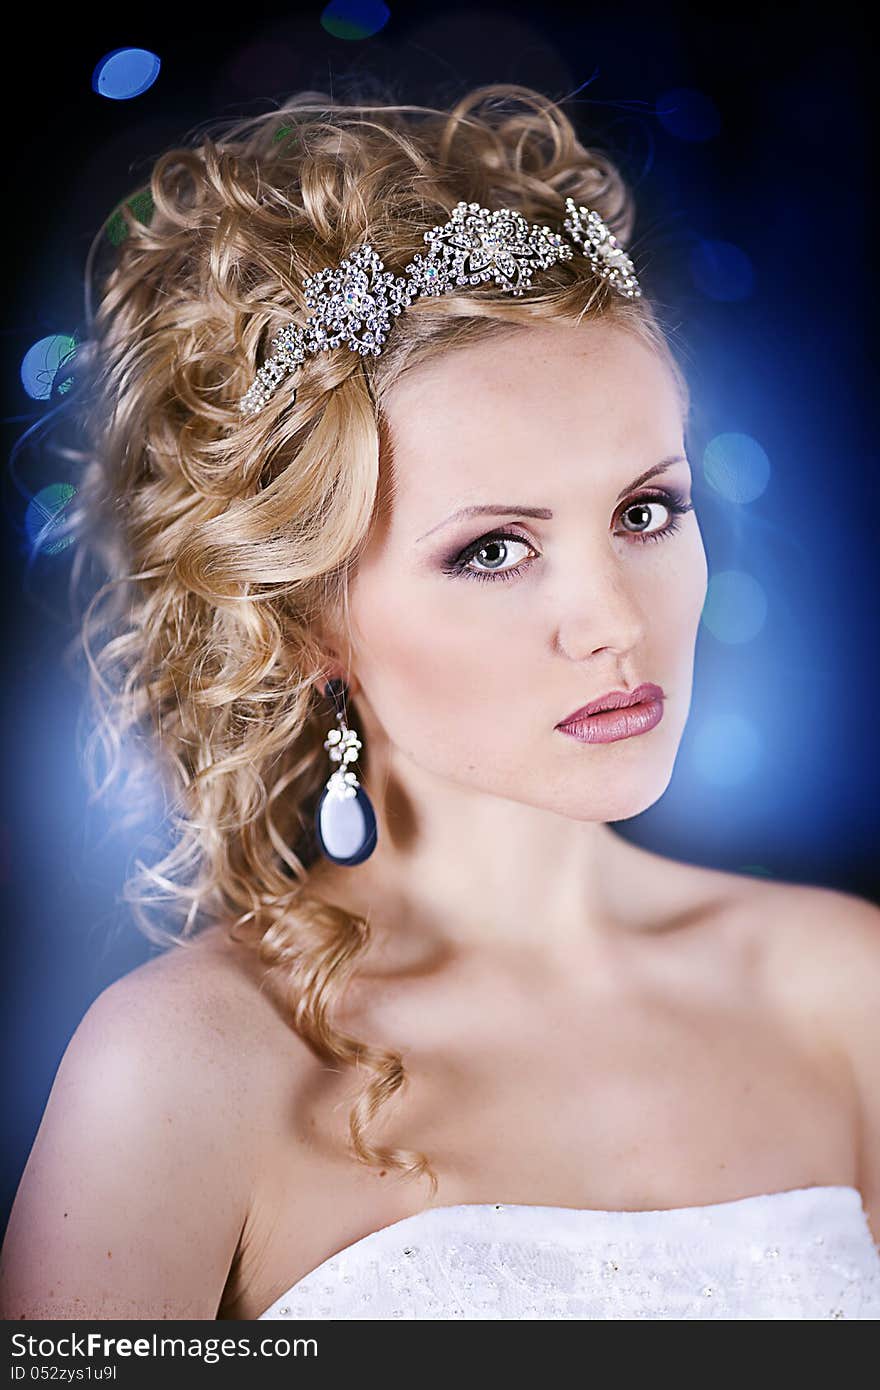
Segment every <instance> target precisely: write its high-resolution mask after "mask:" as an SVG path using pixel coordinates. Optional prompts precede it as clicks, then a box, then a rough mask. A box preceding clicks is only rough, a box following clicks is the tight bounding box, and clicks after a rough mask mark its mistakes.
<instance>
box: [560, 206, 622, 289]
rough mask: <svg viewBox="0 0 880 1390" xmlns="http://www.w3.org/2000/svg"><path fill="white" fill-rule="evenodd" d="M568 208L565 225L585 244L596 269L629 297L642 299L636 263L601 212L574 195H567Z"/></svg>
mask: <svg viewBox="0 0 880 1390" xmlns="http://www.w3.org/2000/svg"><path fill="white" fill-rule="evenodd" d="M565 210H566V212H567V213H568V216H567V217H566V218H565V220H564V222H563V224H562V225H563V227H564V228H565V230H566V231H567V232H568V234H569V236H570V237H571V239H572V241H575V242H577V244H578V246H580V247H581V248H582V250H583V253H584V255H585V256H586V257H587V259H588V260H589V261H590V262H591V263H592V266H593V268H594V270H595V271H596V272H597V273H598V274H599V275H601V276H602V277H603V279H605V280H607V281H608V283H609V284H610V285H612V286H613V288H614V289H616V290H617V291H618V292H619V293H620V294H622V295H625V296H626V298H627V299H639V298H640V297H641V293H642V291H641V289H640V287H639V282H638V280H637V279H636V275H635V267H634V266H633V263H632V261H631V260H630V258H629V256H628V255H627V254H626V252H625V251H624V249H623V247H622V246H620V245H619V243H618V240H617V237H616V236H615V235H614V233H613V232H612V231H611V229H610V227H608V225H607V224H606V223H605V222H603V220H602V218H601V217H600V216H599V214H598V212H593V211H591V210H590V208H585V207H579V206H578V205H577V204H576V203H575V201H574V199H573V198H566V200H565Z"/></svg>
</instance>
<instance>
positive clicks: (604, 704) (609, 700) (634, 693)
mask: <svg viewBox="0 0 880 1390" xmlns="http://www.w3.org/2000/svg"><path fill="white" fill-rule="evenodd" d="M663 699H665V696H664V694H663V691H662V690H661V689H660V686H659V685H652V684H651V682H650V681H645V682H643V683H642V684H641V685H637V686H636V688H635V690H609V691H608V694H607V695H600V696H599V697H598V698H597V699H595V700H591V701H590V703H589V704H588V705H581V707H580V709H576V710H575V711H574V713H573V714H569V715H568V716H567V717H566V718H565V719H561V720H560V721H559V724H557V726H556V727H557V728H559V727H560V725H562V724H572V723H574V721H575V720H577V719H585V718H586V717H587V715H588V714H597V713H598V712H599V710H603V709H623V708H624V706H626V705H639V704H641V703H642V702H643V701H644V700H663Z"/></svg>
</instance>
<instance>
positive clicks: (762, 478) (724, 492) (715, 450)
mask: <svg viewBox="0 0 880 1390" xmlns="http://www.w3.org/2000/svg"><path fill="white" fill-rule="evenodd" d="M703 474H704V476H705V479H706V482H707V483H708V484H709V486H710V487H713V488H714V489H715V491H716V492H718V493H720V494H721V496H722V497H725V498H727V500H728V501H729V502H754V500H755V498H756V497H760V496H761V494H762V492H764V490H765V489H766V487H767V484H768V482H769V481H770V460H769V459H768V457H767V455H766V453H765V452H764V450H763V449H762V448H761V446H760V444H759V443H758V441H757V439H753V438H752V436H751V435H750V434H740V433H738V432H737V431H735V430H732V431H730V432H728V433H726V434H716V435H715V436H714V438H713V439H710V440H709V442H708V444H707V445H706V448H705V449H704V451H703Z"/></svg>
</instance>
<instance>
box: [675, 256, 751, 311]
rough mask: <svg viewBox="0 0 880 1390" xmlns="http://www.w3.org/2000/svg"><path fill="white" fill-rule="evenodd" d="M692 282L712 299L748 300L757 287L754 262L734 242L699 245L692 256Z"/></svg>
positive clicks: (728, 300) (726, 300)
mask: <svg viewBox="0 0 880 1390" xmlns="http://www.w3.org/2000/svg"><path fill="white" fill-rule="evenodd" d="M690 268H691V279H692V280H693V282H694V284H695V285H696V287H697V289H698V290H701V291H702V293H703V294H705V295H706V296H707V297H708V298H709V299H718V300H721V301H723V302H725V303H732V302H734V301H735V300H738V299H748V297H749V295H750V294H751V293H752V291H753V289H754V287H755V271H754V268H753V266H752V262H751V260H750V259H749V257H748V256H747V255H746V253H745V251H743V250H742V249H741V248H740V247H739V246H734V244H733V242H732V241H710V240H703V241H699V242H698V243H697V245H696V246H695V247H694V249H693V251H692V252H691V258H690Z"/></svg>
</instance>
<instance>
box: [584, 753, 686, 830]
mask: <svg viewBox="0 0 880 1390" xmlns="http://www.w3.org/2000/svg"><path fill="white" fill-rule="evenodd" d="M674 765H675V764H674V759H673V760H672V761H670V760H669V759H666V758H664V759H663V762H662V764H660V765H658V766H656V767H649V766H647V765H646V764H644V763H642V764H641V765H639V766H638V767H636V766H635V765H634V764H633V765H631V766H630V767H628V768H621V770H620V775H619V776H617V777H615V776H614V774H613V773H609V772H608V770H607V769H605V770H604V772H603V779H602V784H601V785H597V783H596V781H593V782H592V783H591V782H590V781H589V780H586V781H585V780H583V779H578V780H577V781H572V783H571V785H570V786H569V787H566V788H560V800H562V801H564V802H565V803H567V804H565V805H564V806H561V807H560V808H559V809H560V812H561V814H562V815H566V816H570V817H571V818H572V819H573V820H589V821H618V820H630V819H631V818H632V817H633V816H640V815H641V814H642V812H643V811H647V810H649V809H650V807H651V806H654V805H655V804H656V803H657V802H658V801H659V800H660V798H661V797H662V796H663V794H664V792H665V791H666V789H667V787H668V786H669V783H670V782H671V781H672V770H673V767H674Z"/></svg>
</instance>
